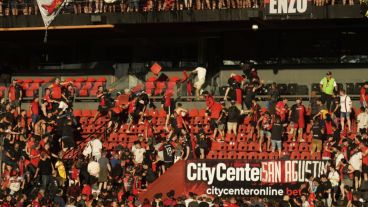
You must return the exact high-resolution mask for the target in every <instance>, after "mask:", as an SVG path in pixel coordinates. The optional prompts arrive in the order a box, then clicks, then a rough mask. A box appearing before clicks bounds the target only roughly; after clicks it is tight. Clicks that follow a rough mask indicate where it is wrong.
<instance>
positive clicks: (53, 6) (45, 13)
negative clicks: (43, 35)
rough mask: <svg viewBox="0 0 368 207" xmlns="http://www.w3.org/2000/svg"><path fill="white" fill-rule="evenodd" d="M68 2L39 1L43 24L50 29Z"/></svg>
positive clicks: (54, 0)
mask: <svg viewBox="0 0 368 207" xmlns="http://www.w3.org/2000/svg"><path fill="white" fill-rule="evenodd" d="M65 3H66V0H37V4H38V8H39V10H40V13H41V16H42V19H43V23H44V24H45V27H48V26H49V25H50V24H51V22H52V21H53V20H54V19H55V17H56V16H57V15H58V14H59V12H60V10H61V9H62V8H63V7H64V5H65Z"/></svg>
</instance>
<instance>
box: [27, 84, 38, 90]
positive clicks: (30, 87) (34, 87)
mask: <svg viewBox="0 0 368 207" xmlns="http://www.w3.org/2000/svg"><path fill="white" fill-rule="evenodd" d="M39 88H40V84H39V83H31V85H29V88H28V89H29V90H38V89H39Z"/></svg>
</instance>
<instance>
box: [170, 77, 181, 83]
mask: <svg viewBox="0 0 368 207" xmlns="http://www.w3.org/2000/svg"><path fill="white" fill-rule="evenodd" d="M179 80H180V78H179V77H178V76H174V77H171V78H170V82H178V81H179Z"/></svg>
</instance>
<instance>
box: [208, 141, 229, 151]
mask: <svg viewBox="0 0 368 207" xmlns="http://www.w3.org/2000/svg"><path fill="white" fill-rule="evenodd" d="M226 149H227V145H226V143H224V142H212V145H211V150H212V151H213V150H214V151H220V150H226Z"/></svg>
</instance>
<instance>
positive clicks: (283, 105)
mask: <svg viewBox="0 0 368 207" xmlns="http://www.w3.org/2000/svg"><path fill="white" fill-rule="evenodd" d="M287 102H288V100H287V98H284V99H283V100H282V101H279V102H277V104H276V108H275V109H276V114H277V115H279V116H280V118H281V121H282V122H283V123H284V122H285V121H286V114H287Z"/></svg>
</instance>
